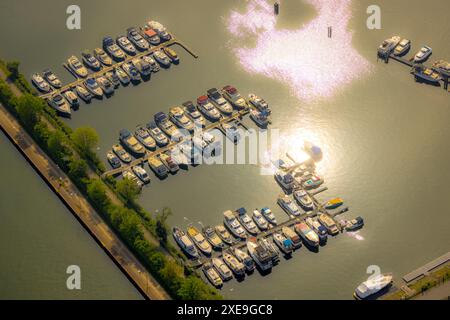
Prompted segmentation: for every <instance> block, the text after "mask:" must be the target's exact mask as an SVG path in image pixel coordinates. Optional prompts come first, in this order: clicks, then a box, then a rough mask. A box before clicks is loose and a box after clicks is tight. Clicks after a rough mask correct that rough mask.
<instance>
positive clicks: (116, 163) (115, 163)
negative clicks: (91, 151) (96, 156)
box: [106, 151, 122, 169]
mask: <svg viewBox="0 0 450 320" xmlns="http://www.w3.org/2000/svg"><path fill="white" fill-rule="evenodd" d="M106 159H107V160H108V162H109V164H110V165H111V167H113V169H116V168H119V167H120V166H122V163H121V162H120V159H119V157H118V156H116V155H115V154H114V153H113V152H112V151H108V153H107V154H106Z"/></svg>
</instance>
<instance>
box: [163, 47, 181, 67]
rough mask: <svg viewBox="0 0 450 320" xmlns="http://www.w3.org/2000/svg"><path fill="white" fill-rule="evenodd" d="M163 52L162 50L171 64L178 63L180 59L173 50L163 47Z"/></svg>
mask: <svg viewBox="0 0 450 320" xmlns="http://www.w3.org/2000/svg"><path fill="white" fill-rule="evenodd" d="M163 50H164V53H165V54H166V55H167V56H168V57H169V59H170V60H171V61H172V63H175V64H177V63H179V62H180V58H179V57H178V54H177V53H176V52H175V50H173V49H172V48H169V47H164V48H163Z"/></svg>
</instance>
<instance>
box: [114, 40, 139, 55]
mask: <svg viewBox="0 0 450 320" xmlns="http://www.w3.org/2000/svg"><path fill="white" fill-rule="evenodd" d="M116 42H117V44H118V45H119V47H120V48H121V49H122V50H123V51H125V52H126V53H127V54H130V55H135V54H136V48H135V47H134V46H133V44H132V43H131V42H130V40H128V38H127V37H125V36H119V37H117V38H116Z"/></svg>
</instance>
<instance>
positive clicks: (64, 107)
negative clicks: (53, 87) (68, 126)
mask: <svg viewBox="0 0 450 320" xmlns="http://www.w3.org/2000/svg"><path fill="white" fill-rule="evenodd" d="M48 104H49V105H50V107H52V108H53V109H55V110H56V112H57V113H58V114H60V115H62V116H66V117H70V115H71V111H70V105H69V103H68V102H67V100H66V99H64V97H63V96H62V95H60V94H55V95H53V96H52V97H51V98H50V100H49V101H48Z"/></svg>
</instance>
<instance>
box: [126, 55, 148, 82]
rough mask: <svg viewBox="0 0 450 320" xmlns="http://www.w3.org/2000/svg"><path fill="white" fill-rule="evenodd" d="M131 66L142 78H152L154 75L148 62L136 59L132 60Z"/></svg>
mask: <svg viewBox="0 0 450 320" xmlns="http://www.w3.org/2000/svg"><path fill="white" fill-rule="evenodd" d="M131 64H132V65H133V66H134V67H135V68H136V70H137V71H138V72H139V73H140V75H141V77H142V78H148V77H150V75H151V73H152V67H151V66H150V64H148V63H147V62H146V61H144V60H142V59H140V58H135V59H133V60H131Z"/></svg>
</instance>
